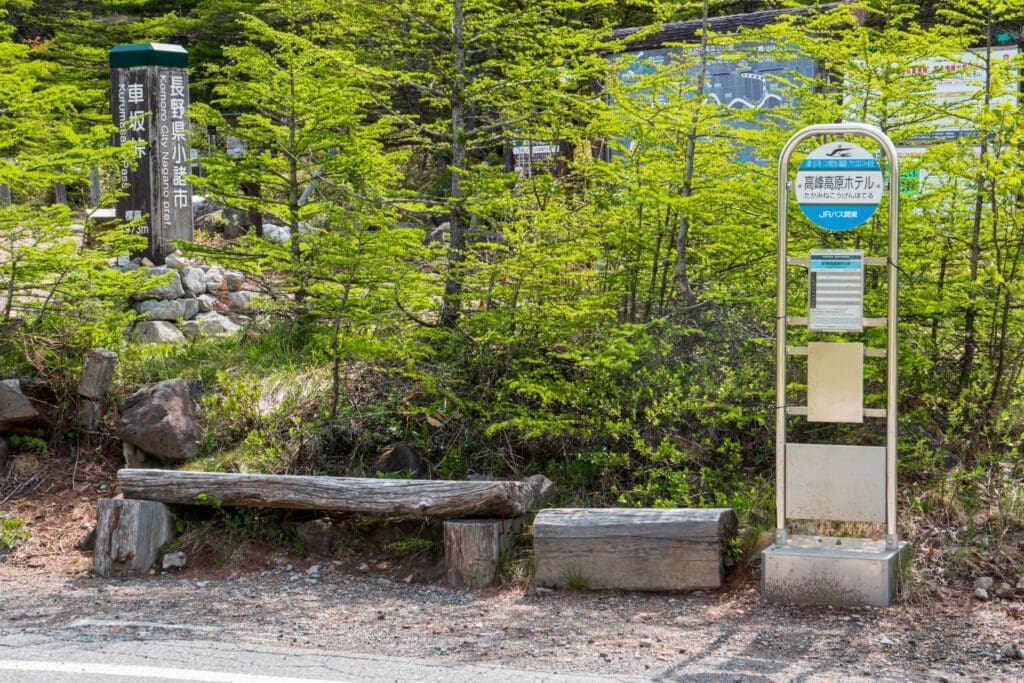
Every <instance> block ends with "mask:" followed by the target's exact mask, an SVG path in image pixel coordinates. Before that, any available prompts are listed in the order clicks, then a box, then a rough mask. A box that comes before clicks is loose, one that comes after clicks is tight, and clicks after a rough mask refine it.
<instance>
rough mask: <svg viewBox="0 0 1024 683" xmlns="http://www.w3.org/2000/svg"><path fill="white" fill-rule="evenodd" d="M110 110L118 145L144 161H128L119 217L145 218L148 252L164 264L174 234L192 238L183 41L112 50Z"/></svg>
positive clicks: (140, 226) (142, 228) (122, 173)
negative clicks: (130, 149) (174, 43)
mask: <svg viewBox="0 0 1024 683" xmlns="http://www.w3.org/2000/svg"><path fill="white" fill-rule="evenodd" d="M110 84H111V88H110V90H111V92H110V97H111V107H110V109H111V113H112V115H113V118H114V125H115V126H117V128H118V132H117V133H116V135H115V138H116V143H117V144H118V145H121V146H125V145H131V146H132V147H134V148H135V150H136V155H137V161H138V163H137V165H131V164H128V163H125V164H123V165H122V166H121V171H120V179H119V181H118V184H119V187H120V189H121V190H122V191H124V192H125V193H126V194H125V196H123V197H121V198H120V199H119V200H118V202H117V218H118V219H119V220H125V221H138V220H140V219H142V220H143V221H144V222H142V223H141V224H138V225H135V226H133V227H131V228H129V229H130V230H131V231H133V232H135V233H137V234H140V235H145V236H146V238H147V240H148V244H147V248H146V250H145V252H144V255H145V256H147V257H148V258H149V259H150V260H152V261H153V262H154V263H163V261H164V258H165V257H166V256H167V254H169V253H171V252H172V251H173V250H174V247H173V246H172V245H171V243H172V241H174V240H191V239H192V234H193V233H192V187H191V186H190V185H189V183H188V181H187V179H186V176H187V175H188V173H189V172H190V169H191V152H190V148H189V141H188V106H189V97H188V52H186V51H185V48H183V47H181V46H180V45H167V44H163V43H138V44H131V45H115V46H114V48H113V49H112V50H111V51H110Z"/></svg>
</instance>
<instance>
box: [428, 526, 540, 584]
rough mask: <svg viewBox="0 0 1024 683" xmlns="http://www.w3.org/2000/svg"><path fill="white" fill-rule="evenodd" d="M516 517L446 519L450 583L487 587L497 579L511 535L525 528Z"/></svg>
mask: <svg viewBox="0 0 1024 683" xmlns="http://www.w3.org/2000/svg"><path fill="white" fill-rule="evenodd" d="M522 522H523V520H522V517H518V518H515V519H450V520H446V521H445V523H444V559H445V565H446V567H447V569H448V583H449V584H450V585H451V586H453V587H456V588H483V587H484V586H489V585H491V583H493V582H494V576H495V574H496V573H497V571H498V565H499V564H500V562H501V554H502V553H503V552H504V551H505V550H507V549H508V539H509V535H510V534H513V533H515V532H516V531H518V530H519V529H520V528H522Z"/></svg>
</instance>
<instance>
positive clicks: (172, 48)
mask: <svg viewBox="0 0 1024 683" xmlns="http://www.w3.org/2000/svg"><path fill="white" fill-rule="evenodd" d="M129 66H177V67H182V68H185V69H187V68H188V50H186V49H185V48H183V47H182V46H181V45H171V44H169V43H131V44H124V45H115V46H114V47H113V48H112V49H111V50H110V67H111V68H112V69H116V68H125V67H129Z"/></svg>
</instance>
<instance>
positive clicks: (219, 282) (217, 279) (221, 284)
mask: <svg viewBox="0 0 1024 683" xmlns="http://www.w3.org/2000/svg"><path fill="white" fill-rule="evenodd" d="M227 289H228V285H227V282H225V280H224V271H223V270H221V269H220V268H216V267H214V268H210V269H209V270H208V271H206V293H207V294H213V295H215V296H216V295H217V294H220V293H221V292H226V291H227Z"/></svg>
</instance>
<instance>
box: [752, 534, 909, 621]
mask: <svg viewBox="0 0 1024 683" xmlns="http://www.w3.org/2000/svg"><path fill="white" fill-rule="evenodd" d="M910 555H911V553H910V545H909V544H908V543H907V542H906V541H904V542H902V543H900V544H899V548H898V549H886V547H885V541H872V540H870V539H865V538H835V537H828V536H790V537H789V541H788V542H787V543H786V544H785V545H772V546H769V547H768V548H767V549H765V550H764V551H762V553H761V596H762V597H763V598H764V599H765V600H768V601H769V602H781V603H789V604H803V605H822V606H827V605H831V606H846V607H858V606H867V605H870V606H872V607H888V606H889V605H890V604H891V603H892V599H893V598H894V597H895V595H896V590H897V587H898V586H899V582H900V578H901V574H902V572H903V570H904V569H905V568H906V567H907V566H908V565H909V562H910Z"/></svg>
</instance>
